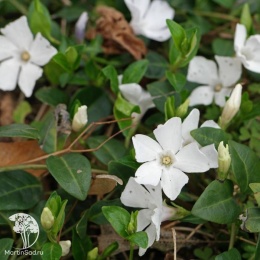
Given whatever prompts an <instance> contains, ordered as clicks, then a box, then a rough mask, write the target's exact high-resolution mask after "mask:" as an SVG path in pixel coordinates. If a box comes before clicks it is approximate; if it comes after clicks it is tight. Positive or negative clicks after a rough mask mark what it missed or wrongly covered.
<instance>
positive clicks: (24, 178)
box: [0, 170, 42, 210]
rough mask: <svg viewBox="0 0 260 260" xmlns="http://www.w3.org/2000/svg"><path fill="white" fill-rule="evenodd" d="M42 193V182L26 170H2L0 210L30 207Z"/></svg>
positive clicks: (0, 173) (0, 176)
mask: <svg viewBox="0 0 260 260" xmlns="http://www.w3.org/2000/svg"><path fill="white" fill-rule="evenodd" d="M41 195H42V188H41V184H40V182H39V181H38V180H37V179H36V178H35V177H33V176H32V175H30V174H29V173H27V172H24V171H19V170H18V171H11V172H0V210H11V209H20V210H23V209H29V208H31V207H33V206H34V205H35V204H36V203H37V202H38V201H39V200H40V197H41Z"/></svg>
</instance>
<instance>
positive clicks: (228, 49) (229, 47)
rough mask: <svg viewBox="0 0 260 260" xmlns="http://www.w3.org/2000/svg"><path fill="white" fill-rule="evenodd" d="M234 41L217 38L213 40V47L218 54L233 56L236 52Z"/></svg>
mask: <svg viewBox="0 0 260 260" xmlns="http://www.w3.org/2000/svg"><path fill="white" fill-rule="evenodd" d="M233 45H234V43H233V41H231V40H227V39H222V38H216V39H214V40H213V42H212V49H213V51H214V53H215V54H216V55H219V56H232V55H233V53H234V46H233Z"/></svg>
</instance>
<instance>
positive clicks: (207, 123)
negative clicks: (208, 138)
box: [200, 120, 220, 128]
mask: <svg viewBox="0 0 260 260" xmlns="http://www.w3.org/2000/svg"><path fill="white" fill-rule="evenodd" d="M200 127H212V128H220V126H219V125H218V124H217V123H216V122H215V121H213V120H207V121H205V122H204V123H203V124H202V125H201V126H200Z"/></svg>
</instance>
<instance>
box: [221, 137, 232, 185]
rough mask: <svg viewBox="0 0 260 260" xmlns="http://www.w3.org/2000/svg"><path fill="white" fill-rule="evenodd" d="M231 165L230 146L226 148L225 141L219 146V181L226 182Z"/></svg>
mask: <svg viewBox="0 0 260 260" xmlns="http://www.w3.org/2000/svg"><path fill="white" fill-rule="evenodd" d="M230 164H231V157H230V154H229V149H228V145H226V147H225V146H224V144H223V141H222V142H220V144H219V146H218V179H219V180H221V181H224V180H225V179H226V177H227V174H228V170H229V167H230Z"/></svg>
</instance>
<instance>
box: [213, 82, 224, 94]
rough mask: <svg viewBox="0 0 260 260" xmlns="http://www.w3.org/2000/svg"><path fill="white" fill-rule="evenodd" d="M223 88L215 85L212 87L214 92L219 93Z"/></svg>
mask: <svg viewBox="0 0 260 260" xmlns="http://www.w3.org/2000/svg"><path fill="white" fill-rule="evenodd" d="M222 88H223V86H222V84H217V85H215V87H214V90H215V92H219V91H220V90H221V89H222Z"/></svg>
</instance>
